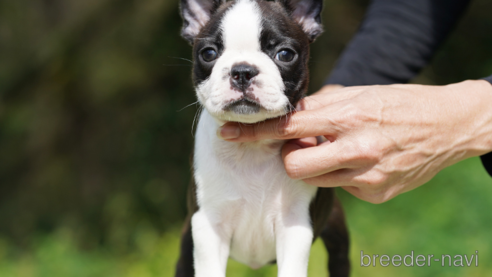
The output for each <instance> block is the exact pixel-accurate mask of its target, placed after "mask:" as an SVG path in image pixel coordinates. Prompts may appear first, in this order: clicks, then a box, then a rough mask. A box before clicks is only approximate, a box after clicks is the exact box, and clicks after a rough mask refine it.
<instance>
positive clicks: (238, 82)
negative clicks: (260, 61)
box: [231, 64, 260, 91]
mask: <svg viewBox="0 0 492 277" xmlns="http://www.w3.org/2000/svg"><path fill="white" fill-rule="evenodd" d="M259 73H260V71H259V70H258V69H257V68H256V67H254V66H252V65H248V64H238V65H235V66H233V67H232V69H231V82H232V85H233V86H235V87H236V88H238V89H240V90H243V91H244V90H246V89H247V88H248V87H249V86H250V85H251V80H252V79H253V78H254V77H255V76H257V75H258V74H259Z"/></svg>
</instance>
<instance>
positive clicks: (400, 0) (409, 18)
mask: <svg viewBox="0 0 492 277" xmlns="http://www.w3.org/2000/svg"><path fill="white" fill-rule="evenodd" d="M470 1H471V0H373V1H372V3H371V5H370V6H369V8H368V11H367V14H366V17H365V19H364V21H363V23H362V25H361V27H360V29H359V31H358V33H357V34H356V35H355V37H354V38H353V40H352V41H351V42H350V44H349V45H348V46H347V48H346V49H345V51H344V53H343V54H342V56H341V58H340V59H339V61H338V63H337V65H336V67H335V69H334V70H333V72H332V74H331V76H330V77H329V79H328V80H327V82H326V83H327V84H340V85H344V86H355V85H375V84H393V83H407V82H408V81H410V80H411V79H412V78H413V77H415V75H417V74H418V73H419V72H420V70H421V69H422V68H423V67H425V66H426V65H427V64H428V63H429V61H430V59H431V58H432V56H433V54H434V52H435V51H436V50H437V48H438V47H439V45H440V44H441V43H442V42H443V41H444V40H445V39H446V37H447V36H448V34H449V33H450V31H451V30H452V29H453V27H454V26H455V24H456V22H457V21H458V20H459V19H460V17H461V15H462V14H463V13H464V11H465V10H466V8H467V6H468V4H469V2H470Z"/></svg>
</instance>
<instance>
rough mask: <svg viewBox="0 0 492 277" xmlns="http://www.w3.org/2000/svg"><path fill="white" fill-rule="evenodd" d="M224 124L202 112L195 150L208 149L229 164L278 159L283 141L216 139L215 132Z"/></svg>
mask: <svg viewBox="0 0 492 277" xmlns="http://www.w3.org/2000/svg"><path fill="white" fill-rule="evenodd" d="M225 123H226V122H225V121H222V120H219V119H217V118H215V117H213V116H211V115H210V114H209V113H208V112H207V111H206V110H204V111H203V112H202V114H201V116H200V121H199V123H198V128H197V134H196V147H197V149H203V148H208V149H210V150H211V152H210V153H209V154H212V155H214V156H216V157H217V158H219V159H220V160H223V161H226V162H231V163H245V162H248V163H251V164H255V163H256V164H257V163H262V162H265V161H266V160H269V159H272V158H279V157H280V150H281V148H282V145H283V144H284V142H285V141H282V140H272V139H268V140H258V141H253V142H229V141H225V140H222V139H220V138H219V137H217V130H218V129H219V128H220V127H221V126H222V125H224V124H225Z"/></svg>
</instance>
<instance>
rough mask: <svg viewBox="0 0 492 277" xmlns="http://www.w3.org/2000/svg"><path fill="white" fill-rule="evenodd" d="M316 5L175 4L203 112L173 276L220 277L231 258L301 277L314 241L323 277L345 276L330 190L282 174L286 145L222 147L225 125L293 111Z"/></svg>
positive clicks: (314, 1)
mask: <svg viewBox="0 0 492 277" xmlns="http://www.w3.org/2000/svg"><path fill="white" fill-rule="evenodd" d="M322 5H323V3H322V0H277V1H266V0H235V1H225V0H181V14H182V17H183V20H184V27H183V29H182V36H183V37H184V38H185V39H187V40H188V41H189V42H190V43H191V44H192V45H193V59H194V64H193V81H194V86H195V88H196V94H197V97H198V100H199V102H200V104H201V105H202V106H203V107H204V110H203V112H202V113H201V116H200V120H199V123H198V128H197V131H196V143H195V154H194V183H193V184H192V185H191V187H190V190H189V197H188V198H189V212H190V214H189V217H188V220H187V223H186V225H185V228H184V231H183V237H182V242H181V256H180V259H179V261H178V265H177V271H176V276H177V277H192V276H196V277H224V276H225V275H226V267H227V260H228V258H229V257H231V258H233V259H235V260H237V261H239V262H241V263H244V264H246V265H248V266H250V267H251V268H254V269H257V268H260V267H262V266H264V265H267V264H271V263H275V262H276V263H277V265H278V276H280V277H305V276H307V269H308V259H309V252H310V248H311V244H312V243H313V241H314V240H315V239H316V237H318V236H320V237H321V238H322V239H323V242H324V244H325V246H326V247H327V250H328V252H329V257H330V258H329V260H330V261H329V263H328V269H329V272H330V276H331V277H346V276H348V275H349V260H348V234H347V229H346V226H345V219H344V216H343V211H342V209H341V206H340V204H339V202H338V200H337V199H336V198H335V194H334V190H333V189H327V188H324V189H319V188H316V187H314V186H310V185H307V184H306V183H304V182H303V181H300V180H292V179H291V178H289V176H288V175H287V173H286V171H285V169H284V165H283V162H282V158H281V148H282V145H283V143H284V141H278V140H264V141H257V142H248V143H236V142H228V141H224V140H222V139H220V138H219V137H218V136H217V130H218V129H219V128H220V127H221V126H222V125H223V124H225V123H226V122H228V121H234V122H241V123H247V124H249V123H257V122H261V121H264V120H266V119H269V118H275V117H280V116H285V115H287V114H288V113H289V112H292V111H294V110H295V109H294V107H296V104H297V102H298V101H299V100H300V99H302V97H303V96H304V94H305V93H306V90H307V87H308V79H309V73H308V60H309V44H310V43H311V42H313V41H314V40H315V39H316V37H317V36H318V35H320V34H321V32H322V26H321V18H320V13H321V10H322Z"/></svg>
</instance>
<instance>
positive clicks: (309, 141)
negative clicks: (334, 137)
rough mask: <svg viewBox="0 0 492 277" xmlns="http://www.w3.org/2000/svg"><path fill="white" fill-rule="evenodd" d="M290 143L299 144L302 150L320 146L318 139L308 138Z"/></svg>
mask: <svg viewBox="0 0 492 277" xmlns="http://www.w3.org/2000/svg"><path fill="white" fill-rule="evenodd" d="M289 143H294V144H297V145H298V146H300V147H301V148H308V147H313V146H316V145H318V139H317V138H316V137H307V138H300V139H293V140H291V141H289Z"/></svg>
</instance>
